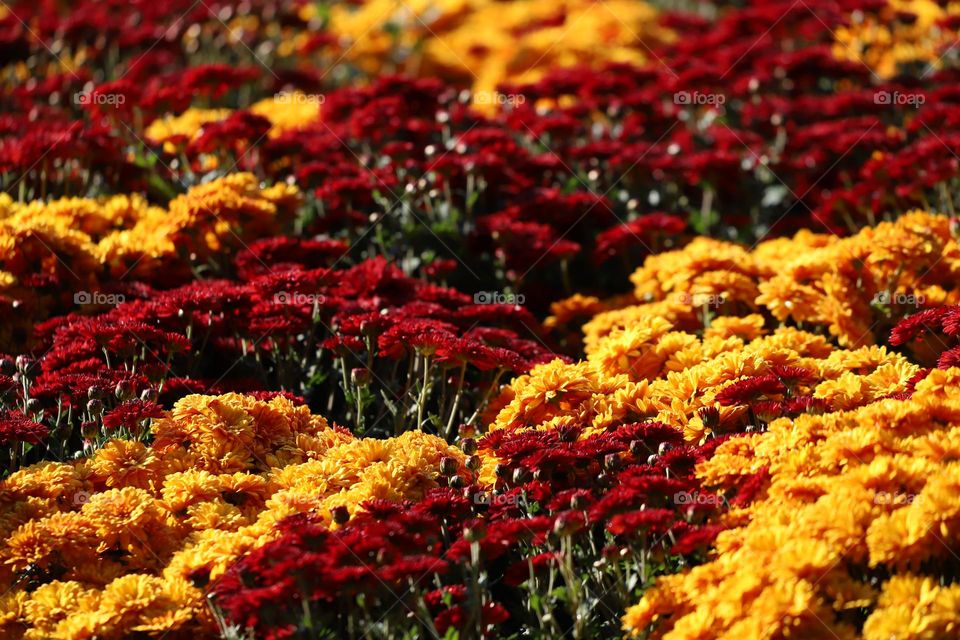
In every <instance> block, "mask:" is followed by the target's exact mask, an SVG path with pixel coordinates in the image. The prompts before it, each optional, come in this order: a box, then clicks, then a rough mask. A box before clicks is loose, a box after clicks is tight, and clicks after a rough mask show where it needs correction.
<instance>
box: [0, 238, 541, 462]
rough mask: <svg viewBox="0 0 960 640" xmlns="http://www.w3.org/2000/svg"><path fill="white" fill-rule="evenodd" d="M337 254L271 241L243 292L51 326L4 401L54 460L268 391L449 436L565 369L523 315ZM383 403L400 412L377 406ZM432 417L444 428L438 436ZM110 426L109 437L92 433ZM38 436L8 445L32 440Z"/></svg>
mask: <svg viewBox="0 0 960 640" xmlns="http://www.w3.org/2000/svg"><path fill="white" fill-rule="evenodd" d="M318 245H321V246H318ZM334 248H335V249H336V248H338V249H339V250H338V251H333V250H331V247H330V246H328V245H326V244H323V243H318V242H316V241H301V240H296V239H291V238H283V239H268V240H264V241H261V242H257V243H254V244H252V245H250V247H249V249H247V250H245V251H243V252H241V253H240V254H239V255H238V256H237V258H236V260H235V263H236V264H235V270H236V272H237V274H238V279H237V280H234V281H229V280H207V281H203V282H195V283H191V284H187V285H184V286H181V287H177V288H174V289H169V290H166V291H157V290H153V289H151V288H150V287H149V286H147V285H145V284H143V283H140V284H138V285H136V286H133V287H128V288H126V289H124V292H125V294H126V296H127V301H126V302H124V303H122V304H120V305H118V306H116V307H113V308H110V309H108V310H106V311H103V312H102V313H99V314H95V315H79V314H68V315H66V316H58V317H55V318H52V319H51V320H48V321H46V322H43V323H40V324H39V325H38V326H37V327H36V336H35V341H34V345H33V349H32V352H33V353H34V354H39V355H38V357H37V358H36V360H33V359H32V358H30V357H22V358H20V359H19V360H17V362H16V363H14V362H13V360H11V359H6V360H5V361H4V362H7V368H9V369H10V373H11V374H12V377H7V376H4V377H3V378H0V383H2V384H3V386H2V389H3V390H4V393H3V395H2V396H0V398H2V401H3V404H4V405H6V406H9V407H18V408H21V409H22V410H23V411H26V412H28V413H30V414H31V415H38V416H42V418H43V421H44V422H46V423H48V424H50V426H51V429H52V432H53V433H54V434H55V436H56V438H55V439H56V440H57V442H55V443H51V445H50V446H51V447H55V448H54V449H53V450H54V451H56V452H57V453H63V452H65V451H68V450H70V447H71V445H73V447H74V449H76V448H78V447H77V446H76V445H77V444H78V442H79V441H78V439H77V438H78V437H80V438H82V439H83V440H91V439H94V440H95V439H96V438H103V437H110V436H114V435H116V434H117V431H118V430H119V429H120V428H126V429H127V430H128V431H129V432H131V433H137V429H136V425H137V424H139V423H141V422H143V421H144V420H145V419H147V418H150V417H155V413H156V405H155V404H154V401H156V400H158V399H159V401H160V403H161V404H162V405H164V406H170V405H171V404H172V403H173V402H175V401H176V400H177V399H179V398H180V397H182V396H183V395H185V394H187V393H198V392H208V393H220V392H225V391H259V390H264V389H271V390H275V391H279V392H287V393H292V394H295V395H297V396H299V397H301V398H303V399H304V400H302V401H309V402H310V403H311V404H314V405H319V406H324V407H326V409H327V411H331V410H334V409H336V408H342V409H343V411H344V412H345V415H346V416H347V417H348V418H349V420H350V421H351V423H352V424H353V425H354V426H355V427H356V428H357V429H360V430H366V429H368V428H369V429H372V431H371V432H370V433H380V434H389V433H395V432H400V431H404V430H407V429H411V428H418V427H419V428H425V429H428V428H429V429H436V430H438V431H443V429H446V431H444V433H445V434H446V435H448V436H451V437H452V436H453V435H455V434H456V431H455V430H456V428H458V427H460V425H461V424H463V423H465V422H468V418H469V417H470V416H471V415H473V417H474V419H475V418H476V412H477V411H478V410H479V409H480V405H479V404H478V403H479V401H480V400H481V399H482V398H486V397H489V395H490V394H491V393H493V392H494V391H495V390H496V385H497V381H498V380H499V379H500V378H501V376H502V375H504V374H507V373H510V374H515V373H522V372H525V371H526V370H528V369H529V368H530V367H531V366H533V365H535V364H538V363H540V362H545V361H548V360H551V359H553V358H554V357H555V355H554V353H553V352H552V351H551V350H550V349H549V348H548V347H546V346H545V345H544V343H543V342H542V338H541V329H540V325H539V323H538V322H537V321H536V320H535V319H534V318H533V316H532V315H531V314H530V313H529V312H528V311H526V310H525V309H524V308H523V307H521V306H518V305H508V304H496V303H490V304H486V303H479V304H478V303H475V302H474V299H473V297H472V296H469V295H467V294H464V293H461V292H459V291H456V290H454V289H450V288H445V287H441V286H437V285H434V284H430V283H429V282H427V281H425V280H420V279H415V278H411V277H408V276H405V275H404V274H403V273H402V271H401V270H400V269H399V268H397V267H396V266H393V265H391V264H389V263H387V262H386V261H385V260H384V259H382V258H375V259H370V260H366V261H363V262H361V263H359V264H357V265H356V266H353V267H348V266H345V265H343V264H340V260H339V258H337V257H336V256H337V255H339V254H342V249H343V248H342V247H340V246H339V245H337V246H336V247H334ZM404 374H406V375H404ZM458 376H459V379H458ZM451 377H452V379H451ZM4 380H6V382H5V383H4V382H3V381H4ZM418 385H419V386H418ZM424 385H425V386H424ZM381 393H382V394H384V395H385V396H386V397H387V399H388V400H389V401H390V402H389V404H383V403H380V404H379V405H378V406H374V403H373V401H372V400H373V399H374V398H378V397H379V396H380V394H381ZM421 394H423V395H421ZM138 395H139V396H141V400H135V399H134V398H135V397H136V396H138ZM458 396H459V398H458ZM415 399H416V401H415ZM358 403H359V404H358ZM415 405H419V406H415ZM391 407H392V408H391ZM414 409H416V411H415V410H414ZM431 414H432V415H434V416H442V417H443V420H444V422H443V425H434V426H433V427H431V426H430V425H428V424H427V423H426V422H425V421H424V420H425V419H424V416H428V415H431ZM101 417H102V424H103V426H104V432H103V433H97V434H95V435H94V434H93V433H91V432H88V431H86V430H85V428H83V427H82V425H87V424H91V425H92V424H94V422H95V421H97V420H100V419H101ZM471 422H472V421H471ZM11 425H13V423H11ZM77 426H81V428H80V429H79V430H78V429H75V428H74V427H77ZM440 427H443V429H441V428H440ZM40 428H41V427H40V426H37V427H36V429H35V430H34V431H24V430H23V429H17V428H15V427H14V426H11V427H10V428H9V429H5V430H4V431H5V433H7V432H9V433H10V434H13V435H11V438H13V437H14V435H15V434H18V433H23V437H19V438H16V439H20V440H23V439H26V438H27V437H29V438H32V439H33V440H36V439H37V435H36V431H37V430H38V429H40ZM44 429H45V428H44ZM39 454H40V451H39V450H38V451H35V452H34V456H36V455H39Z"/></svg>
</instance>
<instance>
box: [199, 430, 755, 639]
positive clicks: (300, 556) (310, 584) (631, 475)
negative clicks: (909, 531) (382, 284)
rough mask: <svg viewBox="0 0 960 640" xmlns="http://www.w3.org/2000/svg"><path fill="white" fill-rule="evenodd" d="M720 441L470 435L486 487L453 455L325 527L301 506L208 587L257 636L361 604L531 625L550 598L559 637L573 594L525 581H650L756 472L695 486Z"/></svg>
mask: <svg viewBox="0 0 960 640" xmlns="http://www.w3.org/2000/svg"><path fill="white" fill-rule="evenodd" d="M718 443H719V441H714V442H713V443H711V444H709V445H704V446H700V447H695V446H691V445H689V444H684V443H683V441H682V437H681V436H680V435H679V433H678V432H677V431H676V430H675V429H673V428H672V427H669V426H666V425H661V424H658V423H646V424H633V425H623V426H620V427H618V428H617V429H616V430H612V431H609V432H606V433H602V434H598V435H594V436H591V437H587V438H583V439H581V433H580V431H579V430H578V429H560V430H556V431H547V432H536V431H534V432H514V433H508V432H495V433H493V434H491V435H488V436H486V437H484V438H482V439H481V440H480V441H479V442H477V443H474V442H473V441H472V440H468V441H465V442H464V449H465V451H467V452H470V453H473V452H474V451H475V450H476V447H477V446H479V448H480V450H488V451H492V452H494V453H495V455H496V457H497V459H499V460H500V463H499V464H498V465H497V466H496V468H495V470H494V471H493V473H494V474H495V478H496V480H495V484H494V486H493V489H492V490H483V489H481V488H480V487H479V486H477V484H476V482H475V481H476V479H477V477H478V475H479V474H481V473H482V471H480V470H479V469H478V467H477V466H476V465H475V464H474V462H475V461H476V462H478V461H479V458H478V457H476V456H473V457H468V458H466V462H465V464H464V466H462V467H461V466H460V465H458V464H457V462H456V460H454V459H453V458H449V459H447V460H448V461H449V463H450V464H449V465H448V466H449V468H448V469H447V470H446V471H447V473H448V478H449V484H450V485H451V486H450V487H447V488H439V489H435V490H433V491H432V492H430V493H429V494H428V495H427V496H426V497H425V498H424V499H423V500H421V501H418V502H411V503H406V504H396V503H389V502H378V501H373V502H371V503H369V504H368V505H367V509H366V510H365V511H364V512H361V513H359V514H357V515H355V516H354V517H353V518H352V519H349V516H347V515H346V514H345V512H344V513H342V514H338V513H333V514H331V515H332V517H333V518H334V520H335V521H337V520H338V519H339V524H340V526H339V527H338V528H337V529H335V530H330V529H328V528H327V527H326V526H325V525H323V524H321V523H320V522H319V521H314V520H312V519H311V518H310V517H306V516H305V517H296V518H292V519H289V520H287V521H285V522H284V523H283V524H281V525H280V528H281V530H282V535H281V536H280V537H279V538H278V539H277V540H275V541H274V542H271V543H269V544H267V545H266V546H264V547H262V548H260V549H258V550H257V551H254V552H252V553H251V554H249V555H248V556H246V557H245V558H244V559H243V560H242V561H240V562H239V563H237V564H236V565H235V566H234V567H233V568H231V569H230V571H229V572H228V573H227V574H226V575H225V576H223V577H222V578H221V579H220V580H219V581H218V582H216V583H215V584H214V585H213V586H212V588H211V594H212V600H213V602H214V603H215V605H216V606H217V607H218V608H219V609H220V610H221V611H222V612H223V614H224V615H225V617H226V619H227V621H228V622H231V623H234V624H238V625H240V626H241V627H243V628H251V629H253V630H255V632H256V633H257V637H264V638H283V637H299V635H298V634H303V633H306V630H305V628H304V626H303V624H304V620H305V619H306V620H312V624H315V625H319V626H322V627H323V628H326V629H343V630H346V629H347V626H348V624H349V621H350V620H351V618H352V619H357V616H362V615H363V613H362V612H363V610H364V609H365V608H373V609H374V610H375V611H379V612H384V615H385V617H384V619H383V620H381V623H382V624H384V625H389V624H390V622H391V620H390V616H391V614H392V615H393V617H395V618H396V619H403V618H405V617H407V616H414V617H415V618H416V619H417V620H418V621H419V624H420V625H422V626H423V627H424V628H427V629H429V628H431V626H432V627H433V628H434V630H435V631H436V632H437V633H438V635H439V636H440V637H443V636H444V634H446V633H447V630H448V629H451V628H452V629H455V630H457V631H459V632H460V633H466V634H476V635H477V636H478V637H479V636H481V635H509V634H511V633H514V632H516V631H519V630H520V629H534V628H537V626H538V625H540V624H543V614H544V613H546V612H548V611H549V612H550V613H551V614H552V619H553V620H554V623H555V624H556V625H558V626H557V627H556V630H558V631H559V632H560V634H561V635H562V634H563V632H564V630H566V631H569V630H570V629H572V628H573V626H574V624H575V617H576V616H577V615H578V612H577V610H576V605H577V603H575V602H561V601H560V600H559V599H557V600H553V599H552V598H553V597H554V596H552V595H551V596H548V597H546V598H545V599H544V601H543V602H542V604H541V606H542V607H544V609H543V610H540V611H537V610H534V609H532V608H531V606H530V602H531V600H530V596H529V594H528V593H526V592H525V591H526V590H527V589H530V590H533V591H537V592H539V593H541V594H544V593H547V591H548V590H547V589H540V588H539V585H540V581H544V582H545V581H552V584H553V586H555V587H561V586H563V585H564V584H566V581H568V580H571V579H575V580H577V581H582V583H581V584H579V585H578V586H579V588H581V589H583V590H584V591H590V590H596V591H597V593H600V592H601V591H605V590H606V589H607V587H608V586H609V585H604V584H601V583H600V582H598V581H596V575H595V574H594V573H592V571H591V567H592V568H593V569H596V568H597V567H598V566H600V565H616V566H617V567H618V570H619V571H620V574H619V575H621V576H631V577H632V578H633V579H636V580H639V582H640V584H645V583H647V581H648V580H651V579H652V578H653V576H654V575H655V574H656V573H657V572H658V570H657V569H656V566H657V565H658V563H662V562H665V561H669V562H676V561H682V560H681V556H682V555H686V556H692V555H695V554H697V553H698V552H700V551H702V550H703V549H705V548H706V547H707V546H708V545H709V544H710V543H711V542H712V540H713V538H714V537H715V536H716V534H717V533H719V531H720V530H721V529H722V527H721V526H719V525H713V524H705V522H706V520H707V518H708V517H709V516H710V515H711V514H715V513H717V512H718V511H719V510H720V509H721V508H723V507H725V505H726V504H727V500H730V501H732V502H734V503H737V504H740V503H743V502H745V501H748V500H750V499H751V497H752V492H753V491H755V490H756V487H755V486H754V485H755V484H757V483H747V484H746V485H745V486H744V487H743V488H742V489H741V490H740V492H739V494H738V495H736V496H720V495H717V494H713V493H710V492H707V491H704V490H703V489H702V488H701V487H700V483H699V482H698V481H697V479H696V477H695V476H694V473H693V470H694V466H695V464H696V462H697V461H698V460H700V459H702V458H703V457H705V456H709V455H710V453H711V451H712V450H713V448H714V447H715V446H716V445H717V444H718ZM562 541H563V542H562ZM638 549H639V551H638ZM568 569H570V570H571V571H572V573H565V572H566V571H567V570H568ZM551 576H552V577H551ZM198 579H199V581H200V582H201V583H203V577H202V576H199V577H198ZM624 598H625V599H626V600H627V601H629V599H630V598H631V595H630V590H629V589H626V590H625V591H620V592H612V593H606V594H604V601H605V602H606V604H607V606H608V607H609V610H608V611H607V613H605V614H604V613H601V617H602V618H604V619H605V622H604V625H603V628H604V629H606V630H607V631H608V632H609V633H610V634H614V635H615V634H616V633H618V629H619V626H620V621H619V612H620V610H621V607H622V606H623V605H624V604H625V603H624V602H620V600H621V599H624ZM305 611H309V614H308V615H305ZM547 631H554V629H553V627H550V628H549V629H547ZM344 633H346V631H344Z"/></svg>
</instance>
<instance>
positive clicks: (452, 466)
mask: <svg viewBox="0 0 960 640" xmlns="http://www.w3.org/2000/svg"><path fill="white" fill-rule="evenodd" d="M459 468H460V463H459V462H457V459H456V458H453V457H450V456H444V457H442V458H440V473H442V474H443V475H445V476H452V475H454V474H455V473H456V472H457V470H458V469H459Z"/></svg>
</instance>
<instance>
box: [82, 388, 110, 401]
mask: <svg viewBox="0 0 960 640" xmlns="http://www.w3.org/2000/svg"><path fill="white" fill-rule="evenodd" d="M106 395H107V391H106V389H104V388H103V387H98V386H96V385H94V386H92V387H90V388H89V389H87V397H88V398H90V399H91V400H93V399H94V398H96V399H98V400H103V398H104V397H106Z"/></svg>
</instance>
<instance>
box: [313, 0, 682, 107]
mask: <svg viewBox="0 0 960 640" xmlns="http://www.w3.org/2000/svg"><path fill="white" fill-rule="evenodd" d="M318 11H319V8H318V5H316V4H315V3H309V4H306V5H304V7H303V10H302V12H301V17H302V18H303V19H304V20H311V19H313V18H316V17H317V12H318ZM657 18H658V12H657V10H656V9H655V8H654V7H653V6H651V5H648V4H646V3H643V2H635V1H632V0H601V1H600V2H596V1H593V0H555V1H553V2H544V1H543V0H514V1H511V2H504V1H502V0H442V1H441V2H434V1H432V0H431V1H428V0H411V1H409V2H396V0H370V1H368V2H364V3H363V4H362V5H360V6H355V5H351V4H350V3H336V4H334V5H333V6H332V7H331V8H330V10H329V29H330V31H331V32H332V33H334V34H335V35H337V36H338V37H340V38H341V40H342V46H343V49H344V54H343V55H344V56H345V57H346V58H347V59H349V60H351V61H353V62H355V63H356V64H358V65H359V66H360V67H361V68H364V69H366V70H368V71H370V72H373V73H382V72H383V70H384V69H391V68H393V69H396V70H398V71H405V72H407V73H414V74H417V75H420V76H438V77H441V78H446V79H450V80H454V81H457V82H461V83H465V84H467V85H472V86H473V89H474V92H475V94H477V96H479V98H478V99H477V102H478V103H482V102H483V101H484V100H485V99H487V100H489V99H490V98H491V95H492V92H493V91H494V90H495V89H496V87H497V85H498V84H500V83H502V82H507V81H511V82H512V81H523V82H526V81H535V80H537V79H538V78H539V77H540V76H542V75H543V73H545V72H546V71H548V70H550V69H557V68H562V67H565V66H572V65H577V64H599V63H603V62H633V63H639V62H643V61H644V60H646V57H647V54H646V51H647V50H646V48H645V45H644V44H643V43H644V41H646V42H648V43H650V42H655V41H658V40H659V41H669V40H670V38H671V33H670V32H669V30H668V29H666V28H664V27H662V26H660V25H658V24H657Z"/></svg>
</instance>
